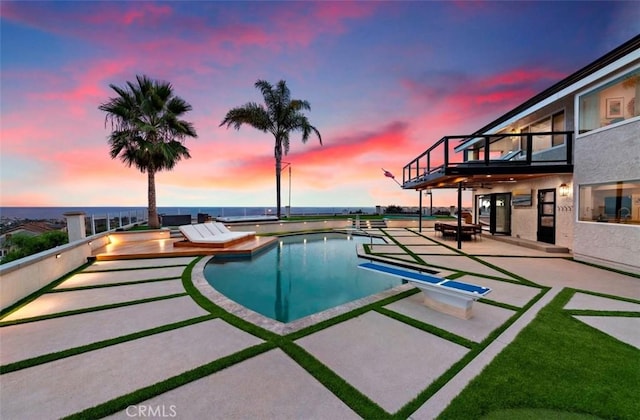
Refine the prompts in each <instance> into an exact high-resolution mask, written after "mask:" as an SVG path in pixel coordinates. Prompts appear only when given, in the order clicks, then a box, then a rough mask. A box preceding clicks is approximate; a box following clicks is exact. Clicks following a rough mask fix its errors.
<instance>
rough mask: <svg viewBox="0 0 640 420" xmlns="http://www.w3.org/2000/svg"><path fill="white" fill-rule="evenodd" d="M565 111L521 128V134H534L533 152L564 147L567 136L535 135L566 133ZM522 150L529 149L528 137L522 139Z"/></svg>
mask: <svg viewBox="0 0 640 420" xmlns="http://www.w3.org/2000/svg"><path fill="white" fill-rule="evenodd" d="M565 130H566V128H565V118H564V111H560V112H558V113H555V114H553V115H552V116H550V117H546V118H543V119H541V120H538V121H536V122H534V123H532V124H531V125H528V126H525V127H521V128H520V133H533V135H532V140H533V146H532V151H533V152H534V153H535V152H541V151H543V150H547V149H550V148H552V147H555V146H562V145H563V144H564V143H565V138H566V137H567V136H566V134H535V133H551V132H561V131H565ZM520 147H521V148H522V150H526V149H527V137H526V136H522V137H521V145H520Z"/></svg>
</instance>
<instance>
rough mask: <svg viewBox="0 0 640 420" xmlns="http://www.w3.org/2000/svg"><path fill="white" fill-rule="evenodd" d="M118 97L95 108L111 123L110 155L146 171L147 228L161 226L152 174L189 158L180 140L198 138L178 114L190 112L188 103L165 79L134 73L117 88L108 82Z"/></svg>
mask: <svg viewBox="0 0 640 420" xmlns="http://www.w3.org/2000/svg"><path fill="white" fill-rule="evenodd" d="M109 87H111V89H113V90H114V91H115V92H116V93H117V95H118V96H116V97H115V98H109V100H108V101H107V102H105V103H103V104H102V105H100V106H99V107H98V109H100V110H101V111H104V112H106V113H107V115H106V117H105V124H106V122H107V121H110V122H111V128H112V132H111V135H110V136H109V146H110V147H111V150H110V154H111V158H112V159H115V158H116V157H120V159H121V160H122V161H123V162H124V163H125V164H126V165H127V166H129V167H131V166H132V165H133V166H135V167H136V168H138V169H139V170H140V172H142V173H145V172H146V173H147V177H148V180H149V184H148V199H149V227H150V228H152V229H155V228H158V227H160V221H159V220H158V209H157V207H156V181H155V174H156V172H158V171H162V170H171V169H173V167H174V166H175V165H176V163H177V162H178V161H180V160H181V159H182V158H185V159H188V158H190V157H191V155H189V149H187V148H186V147H185V145H184V144H183V141H184V139H185V138H186V137H197V136H198V135H197V134H196V131H195V129H194V127H193V124H191V123H190V122H187V121H184V120H181V119H180V117H181V116H182V115H183V114H185V113H186V112H188V111H191V105H189V104H188V103H186V102H185V101H184V100H183V99H182V98H180V97H178V96H175V95H174V93H173V87H172V86H171V84H170V83H168V82H161V81H155V80H151V79H149V78H148V77H147V76H144V75H143V76H136V82H135V83H132V82H127V84H126V86H124V87H119V86H115V85H113V84H110V85H109Z"/></svg>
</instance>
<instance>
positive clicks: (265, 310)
mask: <svg viewBox="0 0 640 420" xmlns="http://www.w3.org/2000/svg"><path fill="white" fill-rule="evenodd" d="M370 241H371V239H370V238H369V237H362V236H352V235H345V234H340V233H322V234H317V233H315V234H305V235H292V236H285V237H281V238H280V241H279V243H278V245H276V246H275V247H273V248H272V249H270V250H268V251H266V252H264V253H262V254H260V255H258V256H255V257H253V258H251V259H248V260H234V259H224V258H221V259H217V258H215V257H214V258H212V259H211V260H210V261H209V262H208V263H207V265H206V266H205V269H204V276H205V278H206V280H207V282H208V283H209V284H210V285H211V286H212V287H213V288H214V289H216V290H217V291H218V292H220V293H222V294H223V295H225V296H226V297H228V298H229V299H231V300H233V301H235V302H237V303H239V304H240V305H242V306H244V307H246V308H249V309H251V310H253V311H255V312H258V313H259V314H262V315H264V316H266V317H269V318H271V319H275V320H277V321H280V322H283V323H287V322H291V321H295V320H297V319H300V318H303V317H305V316H308V315H311V314H315V313H317V312H321V311H324V310H326V309H329V308H333V307H335V306H339V305H342V304H344V303H347V302H351V301H354V300H357V299H360V298H363V297H365V296H369V295H373V294H376V293H379V292H382V291H384V290H388V289H391V288H393V287H395V286H398V285H400V284H402V281H401V280H400V279H396V278H393V277H390V276H385V275H382V274H377V273H372V272H367V271H366V270H360V269H358V268H357V266H358V264H359V263H361V262H364V261H366V260H364V259H362V258H358V256H357V254H356V245H357V244H365V243H366V244H368V243H370ZM373 243H385V242H384V241H383V240H382V239H377V238H374V239H373Z"/></svg>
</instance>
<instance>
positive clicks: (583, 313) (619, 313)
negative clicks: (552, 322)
mask: <svg viewBox="0 0 640 420" xmlns="http://www.w3.org/2000/svg"><path fill="white" fill-rule="evenodd" d="M567 313H569V314H570V315H572V316H619V317H625V318H640V312H631V311H598V310H593V309H569V310H567Z"/></svg>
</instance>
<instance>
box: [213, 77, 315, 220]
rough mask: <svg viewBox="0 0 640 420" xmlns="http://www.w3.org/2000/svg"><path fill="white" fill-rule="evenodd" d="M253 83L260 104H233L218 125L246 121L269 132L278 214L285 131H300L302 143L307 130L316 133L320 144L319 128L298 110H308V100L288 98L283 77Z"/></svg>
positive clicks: (286, 149)
mask: <svg viewBox="0 0 640 420" xmlns="http://www.w3.org/2000/svg"><path fill="white" fill-rule="evenodd" d="M255 87H256V88H258V89H259V90H260V92H261V93H262V96H263V97H264V106H263V105H258V104H256V103H255V102H249V103H247V104H245V105H243V106H240V107H237V108H233V109H231V110H229V112H227V115H226V116H225V117H224V120H222V122H221V123H220V127H222V126H223V125H226V126H227V128H229V127H231V126H233V127H234V128H235V129H236V130H239V129H240V126H242V124H248V125H250V126H252V127H253V128H257V129H258V130H260V131H263V132H265V133H267V132H268V133H271V134H273V137H275V140H276V144H275V147H274V151H273V154H274V156H275V159H276V203H277V204H276V206H277V212H278V218H280V178H281V172H282V155H283V152H284V155H286V154H287V153H289V135H290V133H291V132H294V131H300V132H302V142H303V143H306V142H307V140H308V139H309V136H310V135H311V133H315V134H316V136H318V140H319V141H320V144H321V145H322V137H321V136H320V132H319V131H318V130H317V129H316V128H315V127H314V126H312V125H311V124H309V120H308V119H307V117H306V116H305V115H304V114H303V113H302V111H303V110H307V111H310V110H311V105H309V102H307V101H305V100H302V99H291V92H290V91H289V88H288V87H287V83H286V82H285V81H284V80H280V81H279V82H278V84H277V85H276V86H275V87H274V86H272V85H271V84H270V83H269V82H267V81H265V80H258V81H257V82H256V83H255Z"/></svg>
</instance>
